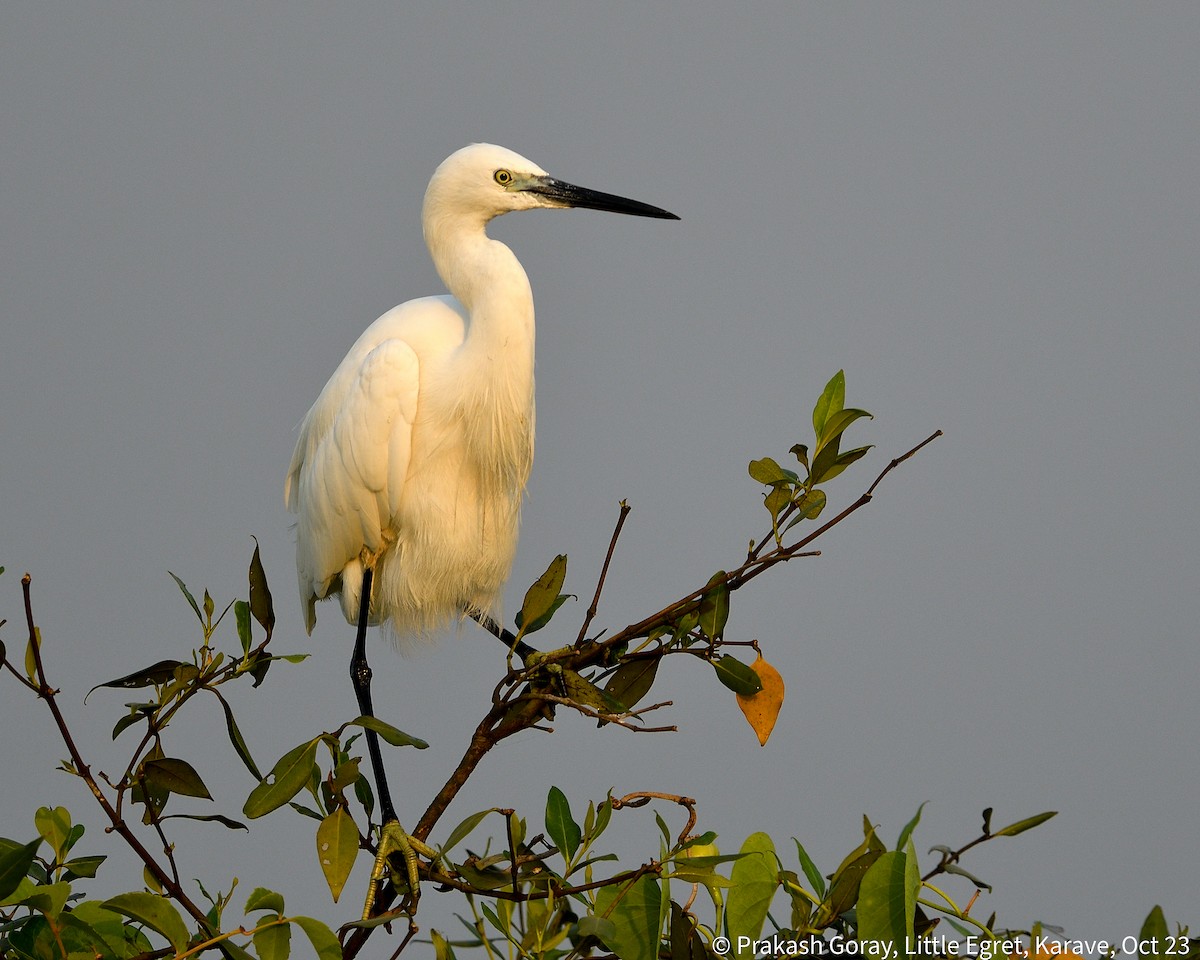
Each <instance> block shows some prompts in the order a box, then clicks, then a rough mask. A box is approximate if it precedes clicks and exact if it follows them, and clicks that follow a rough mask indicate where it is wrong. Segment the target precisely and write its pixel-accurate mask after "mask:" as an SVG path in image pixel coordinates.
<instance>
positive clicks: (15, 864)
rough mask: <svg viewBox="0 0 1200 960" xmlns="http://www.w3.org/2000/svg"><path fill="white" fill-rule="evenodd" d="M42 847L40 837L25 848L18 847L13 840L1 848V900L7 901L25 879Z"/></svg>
mask: <svg viewBox="0 0 1200 960" xmlns="http://www.w3.org/2000/svg"><path fill="white" fill-rule="evenodd" d="M41 845H42V840H41V838H40V837H39V838H38V839H37V840H31V841H30V842H29V843H27V844H25V846H23V847H21V846H17V845H16V844H15V843H13V842H12V841H11V840H9V841H7V842H6V843H5V846H4V847H3V848H0V900H4V899H6V898H7V897H8V896H10V895H11V894H12V892H13V891H14V890H16V889H17V887H18V886H19V885H20V883H21V881H22V880H24V879H25V874H26V873H27V872H28V870H29V867H30V865H31V864H32V863H33V858H34V857H36V856H37V849H38V847H40V846H41Z"/></svg>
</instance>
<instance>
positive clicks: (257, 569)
mask: <svg viewBox="0 0 1200 960" xmlns="http://www.w3.org/2000/svg"><path fill="white" fill-rule="evenodd" d="M253 539H254V556H253V557H251V558H250V613H251V614H252V615H253V616H254V619H255V620H257V621H258V623H259V625H260V626H261V627H262V628H263V629H264V630H266V631H267V639H268V640H270V639H271V633H272V632H273V631H274V629H275V604H274V602H273V601H272V600H271V588H270V587H268V586H267V572H266V571H265V570H264V569H263V565H262V557H261V556H259V552H258V538H257V537H255V538H253ZM247 649H248V648H247Z"/></svg>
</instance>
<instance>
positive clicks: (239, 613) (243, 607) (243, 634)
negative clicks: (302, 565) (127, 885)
mask: <svg viewBox="0 0 1200 960" xmlns="http://www.w3.org/2000/svg"><path fill="white" fill-rule="evenodd" d="M233 619H234V622H235V623H236V624H237V635H238V639H239V640H240V641H241V642H242V654H243V655H245V654H247V653H249V652H250V644H251V643H252V642H253V640H254V637H253V634H252V632H251V629H250V604H248V603H247V602H246V601H245V600H234V601H233ZM283 929H285V930H286V929H287V928H286V926H285V927H284V928H283ZM288 937H289V938H290V937H291V931H290V930H289V931H288Z"/></svg>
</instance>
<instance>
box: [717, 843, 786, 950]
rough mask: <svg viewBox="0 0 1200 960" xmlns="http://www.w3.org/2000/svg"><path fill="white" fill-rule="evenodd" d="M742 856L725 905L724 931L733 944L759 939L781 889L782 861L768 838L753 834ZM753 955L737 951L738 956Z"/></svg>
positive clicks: (743, 849) (736, 865)
mask: <svg viewBox="0 0 1200 960" xmlns="http://www.w3.org/2000/svg"><path fill="white" fill-rule="evenodd" d="M739 853H741V854H742V857H741V859H739V860H738V861H737V862H736V863H735V864H734V865H733V870H732V871H731V872H730V874H729V879H730V880H731V881H732V882H733V888H732V889H731V890H730V891H729V898H728V900H727V901H726V906H725V929H726V933H727V935H728V937H729V939H730V940H731V941H733V943H734V944H737V942H738V938H739V937H749V938H750V939H751V940H752V941H753V940H757V939H758V935H759V934H760V933H761V932H762V926H763V921H764V920H766V918H767V911H768V910H769V909H770V907H771V901H772V900H773V899H774V897H775V891H776V890H778V889H779V861H778V860H777V858H776V856H775V845H774V844H773V843H772V842H771V838H770V837H769V836H767V835H766V834H765V833H762V832H759V833H752V834H750V836H748V837H747V838H746V842H745V843H743V844H742V849H741V850H740V851H739ZM752 955H753V954H752V953H748V952H744V951H739V952H738V956H752Z"/></svg>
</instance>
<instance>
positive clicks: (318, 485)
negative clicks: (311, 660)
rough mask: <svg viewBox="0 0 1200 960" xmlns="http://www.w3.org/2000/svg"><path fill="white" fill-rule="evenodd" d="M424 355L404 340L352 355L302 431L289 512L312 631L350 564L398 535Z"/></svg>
mask: <svg viewBox="0 0 1200 960" xmlns="http://www.w3.org/2000/svg"><path fill="white" fill-rule="evenodd" d="M419 387H420V361H419V359H418V357H417V354H416V352H415V351H414V350H413V348H412V347H411V346H410V345H409V344H408V343H406V342H404V341H403V340H400V339H388V340H384V341H383V342H381V343H379V344H378V345H376V346H374V347H373V348H371V349H370V350H369V351H367V352H366V353H365V355H361V354H358V353H357V352H352V353H351V355H350V356H349V357H347V358H346V360H345V361H343V363H342V365H341V367H339V369H338V371H337V372H336V373H335V374H334V375H333V377H332V378H331V379H330V381H329V383H328V384H326V386H325V389H324V390H323V391H322V392H321V396H320V397H319V398H318V400H317V402H316V404H314V405H313V408H312V410H310V411H309V413H308V416H307V417H305V419H304V423H303V424H301V427H300V437H299V440H298V442H297V444H296V452H295V454H294V455H293V458H292V468H291V471H290V472H289V476H288V490H287V504H288V509H289V510H292V511H294V512H295V513H296V514H298V517H297V523H296V572H297V575H298V578H299V583H300V595H301V597H302V599H303V600H304V606H305V625H306V627H307V628H308V630H309V632H310V633H311V632H312V628H313V625H314V624H315V622H316V612H315V604H316V601H317V600H319V599H322V598H324V597H325V596H326V595H327V594H328V593H329V592H330V590H331V589H336V588H337V587H338V586H339V585H340V577H341V573H342V570H343V569H344V568H345V566H346V565H347V564H348V563H351V562H353V561H356V560H358V559H359V558H360V557H362V555H363V553H364V551H365V552H367V553H369V554H376V553H379V552H380V551H382V550H383V549H384V547H385V546H386V545H387V543H388V541H389V539H390V538H391V537H393V536H394V531H393V530H392V509H391V505H392V504H394V503H396V502H398V500H399V496H400V493H399V489H398V487H399V486H400V485H402V484H403V483H404V478H405V476H406V475H407V472H408V463H409V458H410V457H411V453H412V425H413V422H414V420H415V418H416V411H417V396H418V392H419Z"/></svg>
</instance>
